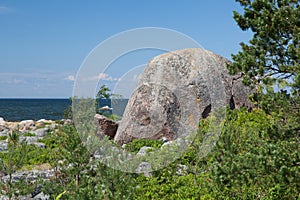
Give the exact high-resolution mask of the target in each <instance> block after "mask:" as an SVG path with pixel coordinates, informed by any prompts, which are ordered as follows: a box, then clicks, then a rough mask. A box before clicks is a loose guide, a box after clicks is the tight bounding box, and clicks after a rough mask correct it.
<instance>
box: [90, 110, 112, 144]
mask: <svg viewBox="0 0 300 200" xmlns="http://www.w3.org/2000/svg"><path fill="white" fill-rule="evenodd" d="M94 123H95V125H96V126H97V133H96V135H97V136H98V137H103V136H104V135H107V136H109V137H110V139H113V138H114V137H115V135H116V132H117V129H118V124H117V123H116V122H114V121H112V120H110V119H108V118H107V117H105V116H103V115H99V114H96V115H95V116H94Z"/></svg>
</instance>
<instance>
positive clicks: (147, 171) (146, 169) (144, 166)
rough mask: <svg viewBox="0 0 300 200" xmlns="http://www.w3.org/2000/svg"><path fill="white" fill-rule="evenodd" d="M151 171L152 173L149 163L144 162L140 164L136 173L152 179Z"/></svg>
mask: <svg viewBox="0 0 300 200" xmlns="http://www.w3.org/2000/svg"><path fill="white" fill-rule="evenodd" d="M151 171H152V166H151V164H150V163H148V162H142V163H140V164H139V166H138V168H137V169H136V171H135V172H136V173H138V174H141V173H144V176H146V177H150V176H152V174H151Z"/></svg>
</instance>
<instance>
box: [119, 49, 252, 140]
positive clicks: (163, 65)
mask: <svg viewBox="0 0 300 200" xmlns="http://www.w3.org/2000/svg"><path fill="white" fill-rule="evenodd" d="M227 62H229V61H228V60H226V59H225V58H222V57H220V56H218V55H216V54H214V53H212V52H210V51H207V50H203V49H200V48H197V49H183V50H178V51H173V52H169V53H165V54H162V55H159V56H157V57H155V58H153V59H152V60H151V61H150V62H149V63H148V65H147V67H146V69H145V71H144V72H143V73H142V74H141V76H140V78H139V81H138V83H137V86H136V89H135V91H134V92H133V94H132V96H131V98H130V99H129V102H128V104H127V107H126V109H125V112H124V115H123V118H122V120H121V122H120V123H119V127H118V130H117V133H116V136H115V138H114V140H115V142H116V143H118V144H125V143H128V142H130V141H132V140H133V139H140V138H146V139H161V138H162V137H165V138H167V139H168V140H174V139H176V138H178V137H184V136H186V135H187V134H189V133H190V132H191V131H196V130H197V126H198V122H199V120H200V119H201V118H205V117H207V116H208V115H209V113H210V112H211V111H212V110H214V109H216V107H218V108H220V107H221V106H224V107H225V106H228V107H231V108H240V107H241V106H249V103H248V102H247V96H248V94H249V92H250V90H249V88H247V87H245V86H243V85H242V83H241V78H240V76H238V75H237V76H231V75H229V73H228V70H227V69H226V63H227Z"/></svg>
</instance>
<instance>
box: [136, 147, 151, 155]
mask: <svg viewBox="0 0 300 200" xmlns="http://www.w3.org/2000/svg"><path fill="white" fill-rule="evenodd" d="M151 150H154V148H152V147H146V146H145V147H142V148H141V149H140V150H139V152H138V153H137V154H136V156H145V155H146V154H147V152H149V151H151Z"/></svg>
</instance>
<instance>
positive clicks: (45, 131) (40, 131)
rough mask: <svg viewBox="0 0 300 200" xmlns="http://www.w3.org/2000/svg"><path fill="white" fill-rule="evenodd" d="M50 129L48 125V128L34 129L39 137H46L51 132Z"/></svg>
mask: <svg viewBox="0 0 300 200" xmlns="http://www.w3.org/2000/svg"><path fill="white" fill-rule="evenodd" d="M49 131H50V129H49V128H47V127H46V128H40V129H37V130H35V131H33V133H35V135H36V136H38V137H44V136H46V135H47V134H48V133H49Z"/></svg>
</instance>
